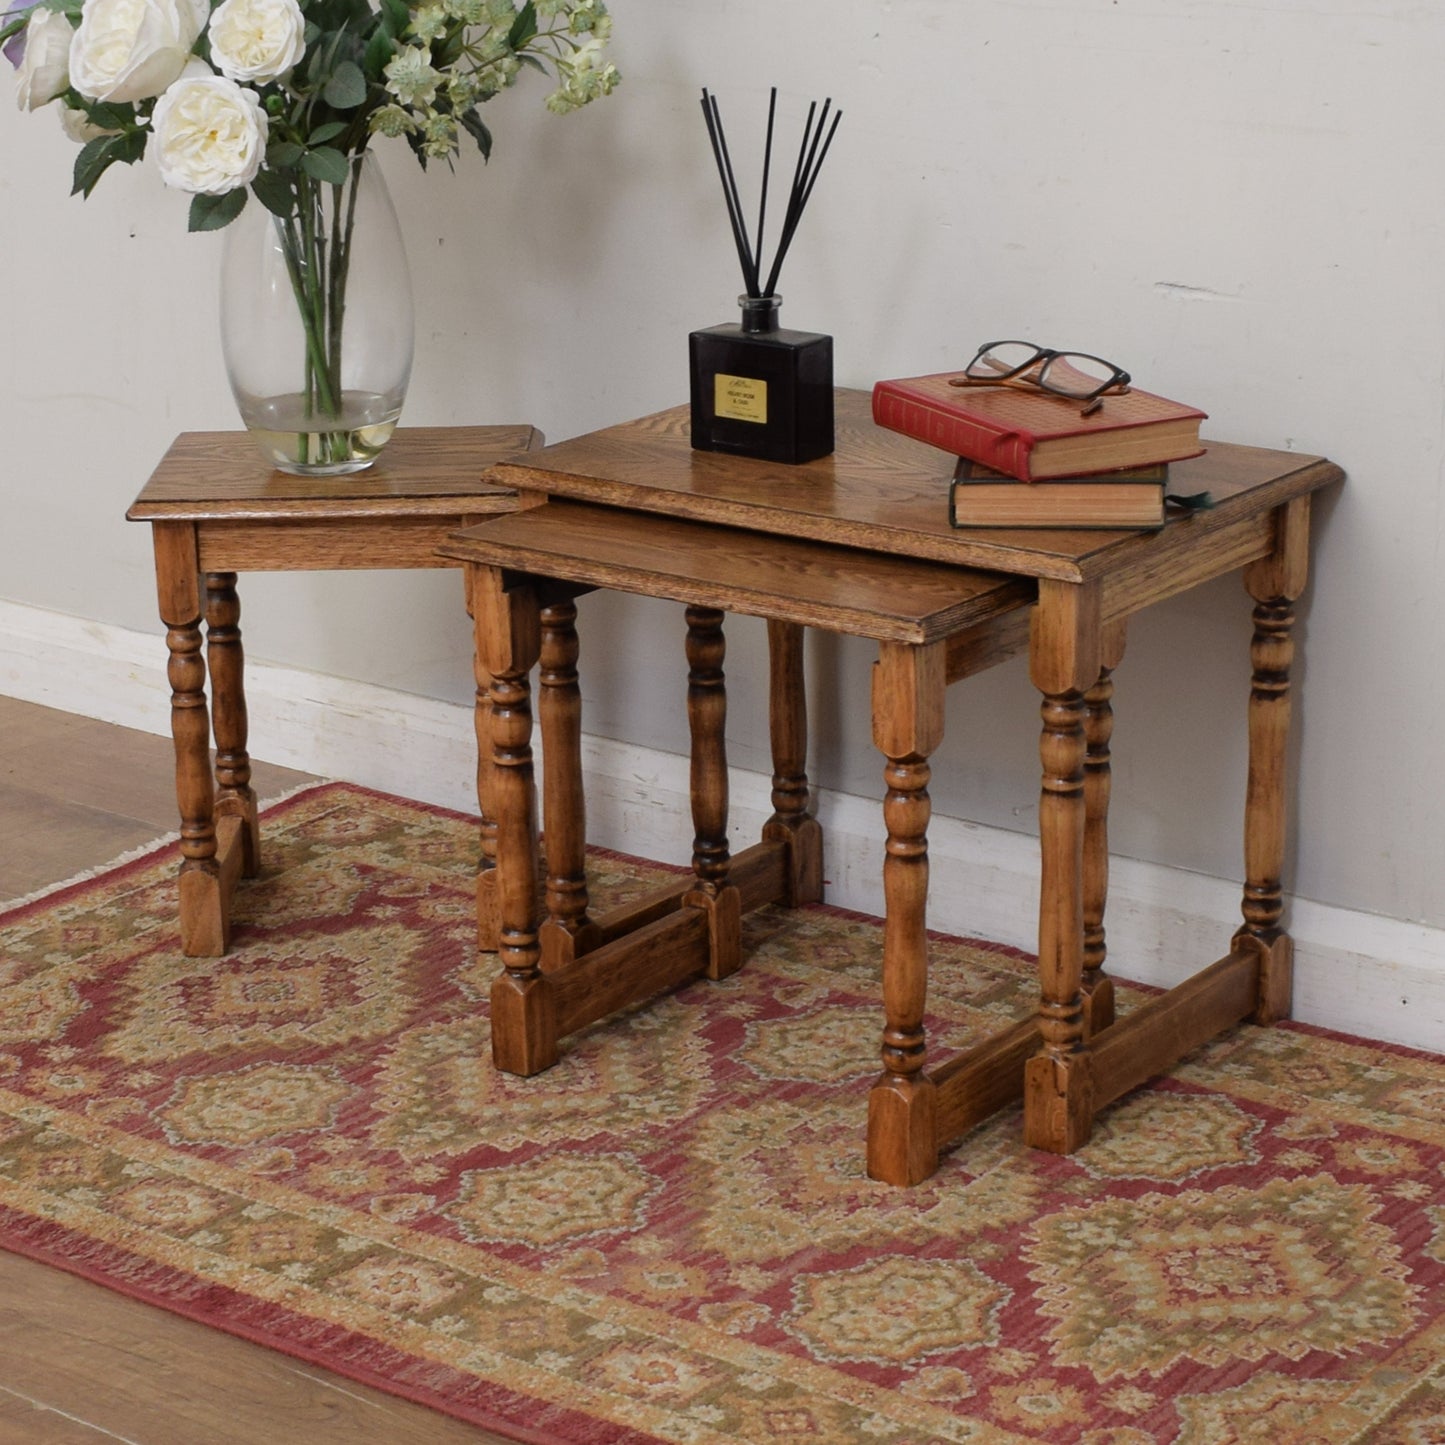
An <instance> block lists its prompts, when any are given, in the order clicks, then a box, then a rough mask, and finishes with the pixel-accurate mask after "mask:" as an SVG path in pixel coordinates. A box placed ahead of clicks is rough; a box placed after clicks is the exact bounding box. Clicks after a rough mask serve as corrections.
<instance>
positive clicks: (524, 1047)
mask: <svg viewBox="0 0 1445 1445" xmlns="http://www.w3.org/2000/svg"><path fill="white" fill-rule="evenodd" d="M557 1059H558V1052H557V1001H556V999H555V997H554V996H553V993H552V988H551V985H550V984H549V982H548V980H547V979H546V978H545V977H544V976H543V975H542V974H540V973H539V974H537V975H536V976H535V977H534V978H530V979H518V978H516V977H514V976H513V975H512V974H510V973H503V974H500V975H499V976H498V977H497V978H496V979H494V980H493V982H492V1062H493V1063H494V1064H495V1065H496V1066H497V1068H499V1069H500V1070H501V1071H502V1072H503V1073H505V1074H520V1075H521V1076H522V1077H523V1078H527V1077H530V1076H531V1075H532V1074H540V1073H541V1072H542V1070H543V1069H550V1068H551V1067H552V1065H553V1064H555V1063H556V1062H557Z"/></svg>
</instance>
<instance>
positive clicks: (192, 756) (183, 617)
mask: <svg viewBox="0 0 1445 1445" xmlns="http://www.w3.org/2000/svg"><path fill="white" fill-rule="evenodd" d="M541 441H542V437H541V434H540V433H539V432H538V431H537V430H536V429H535V428H533V427H530V426H482V427H411V428H402V429H401V430H399V431H398V432H397V433H396V434H395V436H394V437H393V438H392V440H391V442H390V444H389V445H388V447H387V448H386V450H385V451H384V452H383V453H382V455H381V457H380V458H379V459H378V460H377V461H376V462H375V463H374V464H373V465H372V466H371V467H370V468H369V469H368V470H366V471H364V472H357V473H355V474H353V475H351V476H344V477H330V478H321V477H296V476H291V475H289V474H288V473H285V472H277V471H272V470H271V469H270V467H268V466H267V465H266V463H265V462H264V461H263V460H262V459H261V456H260V454H259V452H258V451H257V449H256V446H255V444H254V443H253V442H252V441H251V439H250V438H249V436H247V435H246V433H244V432H184V433H182V434H181V435H180V436H179V437H177V438H176V440H175V442H174V443H173V444H172V445H171V448H170V450H169V451H168V452H167V453H166V455H165V456H164V458H162V460H161V463H160V465H159V466H158V467H157V468H156V469H155V471H154V473H152V475H151V478H150V480H149V481H148V482H147V483H146V485H145V487H144V489H143V490H142V491H141V494H140V495H139V496H138V497H137V498H136V500H135V502H134V503H133V504H132V506H131V508H130V510H129V511H128V512H127V513H126V517H127V518H128V519H129V520H130V521H133V522H149V523H150V524H151V534H152V540H153V542H154V546H155V560H156V587H157V591H158V593H159V597H160V614H161V621H162V622H164V623H165V625H166V629H167V631H166V646H167V647H168V648H169V649H170V664H169V678H170V683H171V687H172V689H173V691H172V693H171V733H172V736H173V737H174V738H175V745H176V798H177V802H178V803H179V805H180V814H181V841H180V850H181V858H182V861H181V865H180V877H179V892H180V925H181V943H182V947H183V948H184V950H185V952H186V953H187V954H191V955H217V954H222V953H225V952H226V950H227V948H228V947H229V945H230V919H231V894H232V891H233V889H234V887H235V882H236V878H237V877H238V876H239V875H245V876H248V877H253V876H254V875H255V874H256V872H257V871H258V868H259V866H260V833H259V829H258V827H257V823H256V799H255V796H254V794H253V793H252V790H251V762H250V758H249V756H248V755H247V752H246V727H247V724H246V697H245V689H244V683H243V678H242V663H243V657H242V650H241V631H240V627H239V625H238V624H239V621H240V611H241V609H240V602H239V600H238V598H237V594H236V574H237V572H241V571H261V572H268V571H269V572H294V571H315V570H331V569H336V568H365V567H370V568H410V567H446V566H452V565H455V564H454V563H451V562H449V561H448V559H446V558H444V557H441V556H439V555H438V553H437V547H438V546H439V545H440V543H441V542H442V541H443V540H444V539H445V538H446V536H447V535H448V534H449V533H451V532H454V531H455V530H456V529H457V528H458V527H463V526H466V525H467V524H468V523H469V522H473V521H476V520H478V519H480V518H482V517H484V516H486V515H488V514H491V513H496V512H504V511H507V510H509V509H510V508H511V507H512V506H514V505H515V502H514V499H513V497H512V494H511V492H510V491H509V490H508V488H507V486H506V484H505V483H503V482H498V481H495V480H491V479H488V480H484V479H483V475H482V474H483V473H484V472H485V471H486V470H487V468H488V467H489V466H491V464H492V463H494V462H496V461H499V460H501V459H502V458H503V457H506V456H509V455H511V454H513V453H515V452H521V451H526V450H527V449H528V448H530V447H535V446H539V445H540V444H541ZM203 617H204V620H205V624H206V635H205V653H204V656H203V655H202V635H201V622H202V618H203ZM208 670H209V673H210V680H211V692H212V696H211V703H210V708H209V709H208V707H207V701H206V674H207V671H208ZM213 727H214V733H215V745H216V760H215V772H214V778H213V776H212V768H211V760H210V740H211V733H212V728H213Z"/></svg>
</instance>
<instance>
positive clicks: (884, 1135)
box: [868, 642, 946, 1184]
mask: <svg viewBox="0 0 1445 1445" xmlns="http://www.w3.org/2000/svg"><path fill="white" fill-rule="evenodd" d="M944 662H945V659H944V651H943V648H942V646H941V645H939V644H931V645H929V646H927V647H912V646H907V645H904V644H902V643H891V642H885V643H883V644H881V645H880V647H879V658H878V662H877V663H876V664H875V665H874V669H873V740H874V743H875V744H876V746H877V747H878V749H879V751H880V752H882V753H883V755H884V757H885V758H886V759H887V762H886V765H885V767H884V771H883V777H884V781H885V782H886V783H887V786H888V792H887V796H886V797H885V799H884V803H883V820H884V823H885V825H886V826H887V829H888V842H887V846H886V852H885V854H884V860H883V898H884V912H885V917H884V924H883V1010H884V1019H885V1022H884V1028H883V1070H884V1072H883V1075H882V1077H881V1078H880V1079H879V1080H878V1081H877V1083H875V1084H874V1086H873V1089H872V1092H871V1093H870V1094H869V1096H868V1175H869V1178H871V1179H881V1180H883V1181H884V1182H885V1183H888V1184H917V1183H919V1182H920V1181H922V1180H924V1179H927V1178H928V1176H929V1175H930V1174H932V1173H933V1171H934V1170H935V1169H936V1168H937V1167H938V1148H939V1139H938V1099H937V1089H936V1088H935V1086H934V1084H933V1082H932V1081H931V1080H930V1079H928V1078H927V1077H926V1076H925V1074H924V1072H923V1066H924V1063H925V1062H926V1056H927V1038H926V1035H925V1032H924V1027H923V1015H924V1008H925V1005H926V1002H927V995H928V933H927V905H928V820H929V816H930V813H931V810H932V804H931V802H930V800H929V796H928V782H929V777H930V770H929V766H928V758H929V755H930V754H931V753H932V752H933V751H934V749H935V748H937V746H938V745H939V743H940V742H942V740H943V695H944V689H945V687H946V673H945V667H944Z"/></svg>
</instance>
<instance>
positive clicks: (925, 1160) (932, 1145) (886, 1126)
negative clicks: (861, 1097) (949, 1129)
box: [868, 1074, 938, 1187]
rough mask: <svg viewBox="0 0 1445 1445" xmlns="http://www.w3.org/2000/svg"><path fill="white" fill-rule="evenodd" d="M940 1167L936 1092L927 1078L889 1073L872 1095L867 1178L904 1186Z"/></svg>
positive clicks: (869, 1101)
mask: <svg viewBox="0 0 1445 1445" xmlns="http://www.w3.org/2000/svg"><path fill="white" fill-rule="evenodd" d="M937 1168H938V1094H937V1090H936V1089H935V1088H934V1086H933V1084H932V1083H931V1082H930V1081H929V1080H928V1079H919V1078H915V1079H900V1078H897V1077H895V1076H894V1075H892V1074H887V1075H885V1076H884V1077H883V1078H881V1079H879V1081H878V1082H877V1083H876V1084H874V1086H873V1090H872V1092H871V1093H870V1094H869V1095H868V1177H869V1178H870V1179H877V1180H879V1181H881V1182H882V1183H884V1184H899V1185H903V1186H905V1187H906V1186H908V1185H912V1184H921V1183H922V1182H923V1181H924V1180H925V1179H927V1178H928V1176H929V1175H930V1174H932V1173H933V1172H934V1170H936V1169H937Z"/></svg>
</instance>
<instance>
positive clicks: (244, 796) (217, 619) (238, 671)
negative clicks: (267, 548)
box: [206, 572, 261, 878]
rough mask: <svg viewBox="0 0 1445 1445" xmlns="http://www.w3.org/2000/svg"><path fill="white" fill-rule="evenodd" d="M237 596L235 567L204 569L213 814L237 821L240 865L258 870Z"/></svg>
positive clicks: (251, 872) (248, 870)
mask: <svg viewBox="0 0 1445 1445" xmlns="http://www.w3.org/2000/svg"><path fill="white" fill-rule="evenodd" d="M240 623H241V601H240V598H239V597H237V595H236V574H235V573H234V572H208V573H206V665H207V667H208V669H209V671H210V674H211V727H212V730H213V732H214V734H215V739H216V804H215V807H216V816H217V817H218V818H219V817H232V818H237V819H239V820H240V824H241V834H240V837H241V862H240V869H241V872H242V874H244V875H245V876H246V877H247V878H254V877H255V876H256V875H257V874H258V873H259V872H260V871H261V830H260V826H259V824H258V823H257V821H256V795H255V793H254V792H252V790H251V756H250V754H249V753H248V752H247V751H246V737H247V718H246V680H245V661H246V659H245V653H244V652H243V651H242V647H241V626H240Z"/></svg>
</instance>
